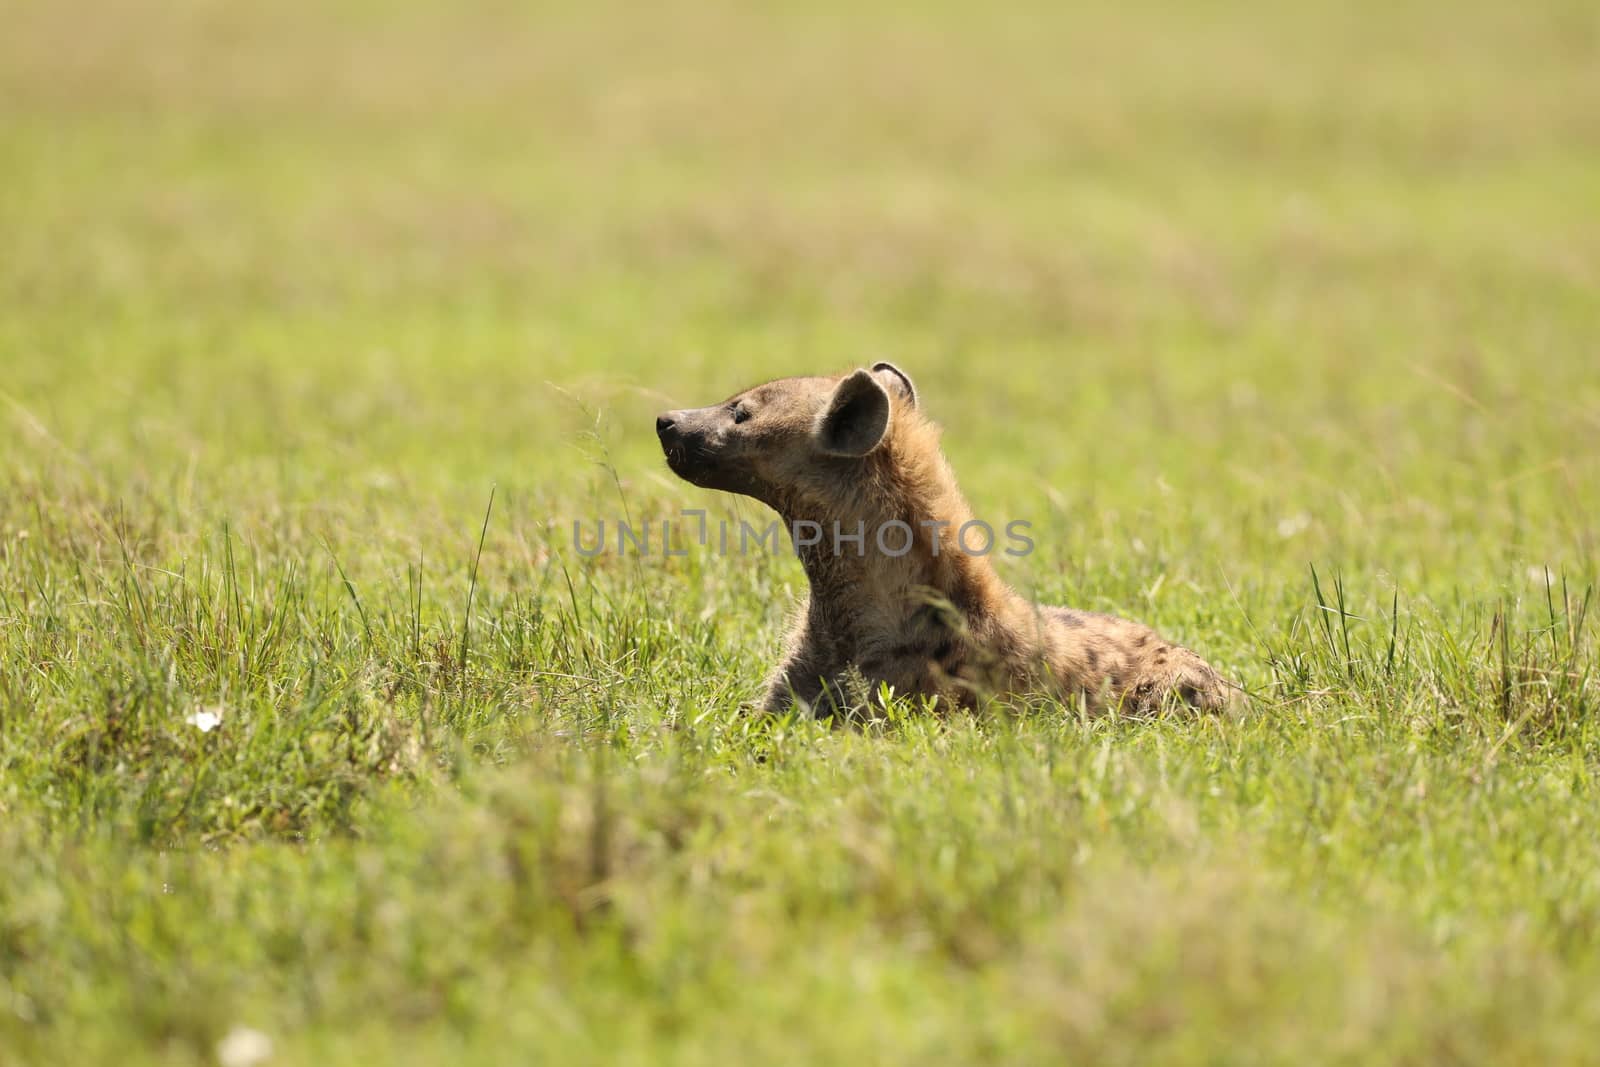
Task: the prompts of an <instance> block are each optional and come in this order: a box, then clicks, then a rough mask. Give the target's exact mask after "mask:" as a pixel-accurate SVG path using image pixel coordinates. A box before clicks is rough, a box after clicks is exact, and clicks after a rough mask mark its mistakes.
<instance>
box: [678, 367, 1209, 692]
mask: <svg viewBox="0 0 1600 1067" xmlns="http://www.w3.org/2000/svg"><path fill="white" fill-rule="evenodd" d="M656 435H657V436H658V437H659V438H660V440H661V447H662V450H663V451H664V452H665V453H666V457H667V465H668V466H670V467H671V468H672V470H673V471H674V473H676V474H677V475H678V476H679V477H681V478H684V479H685V480H687V481H689V482H692V483H694V484H695V485H698V486H702V487H704V488H707V489H722V490H726V491H728V492H731V493H742V494H744V495H745V496H750V497H754V498H755V499H756V500H759V501H761V502H762V503H764V504H766V505H768V506H770V507H771V508H773V509H774V510H776V511H777V512H778V514H779V515H780V516H781V517H782V518H783V520H784V522H785V524H786V525H787V526H788V527H789V529H790V530H791V531H795V530H802V529H803V530H806V531H814V530H815V531H825V535H824V536H821V537H817V538H812V537H808V536H797V537H796V538H795V541H796V547H797V551H798V553H799V555H800V559H801V562H802V563H803V565H804V567H805V572H806V577H807V578H808V579H809V581H810V586H811V590H810V596H809V597H808V598H807V600H806V602H805V604H804V605H803V607H802V608H801V610H800V612H799V614H798V616H797V618H796V620H795V622H794V626H793V629H792V631H791V633H790V634H789V638H788V642H787V650H786V652H785V654H784V656H783V659H782V661H781V662H780V663H779V665H778V667H777V669H776V670H774V671H773V673H772V676H771V677H770V679H769V680H768V683H767V691H766V698H765V701H764V706H765V707H766V708H767V709H768V710H771V711H781V710H784V709H787V708H789V707H792V706H794V705H795V704H796V703H798V704H800V705H801V706H802V707H804V708H805V709H808V710H814V711H816V712H817V713H819V714H829V713H832V712H834V711H841V710H845V709H847V708H848V707H849V706H850V705H851V704H852V703H854V702H856V701H857V699H858V698H859V697H860V695H861V693H862V692H869V693H870V692H876V691H877V690H878V687H879V683H883V682H887V683H888V684H889V685H891V686H893V687H894V690H895V691H896V692H897V693H904V694H919V695H925V696H937V697H939V698H940V699H941V700H945V701H951V702H954V703H957V704H965V705H970V704H972V703H974V702H975V701H976V700H977V699H978V698H979V697H980V696H981V695H983V694H986V693H992V694H997V695H1001V696H1005V695H1018V696H1020V695H1024V694H1029V693H1044V694H1049V695H1053V696H1057V697H1060V698H1063V699H1066V700H1070V701H1076V700H1080V699H1081V700H1084V701H1086V702H1087V704H1088V706H1090V707H1091V708H1097V709H1098V708H1106V707H1117V708H1120V709H1123V710H1126V711H1132V712H1137V713H1144V712H1149V711H1151V710H1154V709H1156V708H1158V707H1160V706H1161V705H1162V704H1163V703H1165V702H1167V701H1168V700H1169V699H1170V700H1171V701H1173V702H1181V703H1184V704H1188V705H1191V706H1193V707H1196V708H1201V709H1206V710H1214V709H1218V708H1221V707H1223V706H1224V705H1225V704H1226V703H1227V698H1228V690H1229V686H1228V684H1227V683H1226V682H1224V681H1223V680H1222V678H1220V677H1219V676H1218V674H1217V672H1216V671H1215V670H1213V669H1212V668H1211V667H1210V665H1208V664H1207V663H1206V662H1205V661H1204V660H1202V659H1201V658H1200V657H1199V656H1197V655H1195V654H1194V653H1193V652H1191V651H1189V650H1188V649H1186V648H1183V647H1181V646H1179V645H1175V644H1172V643H1171V642H1169V641H1166V640H1165V639H1163V638H1162V637H1161V636H1160V635H1158V634H1157V633H1156V632H1155V631H1154V630H1151V629H1150V628H1149V627H1147V626H1143V625H1141V624H1139V623H1136V622H1130V621H1128V620H1126V619H1120V618H1116V617H1114V616H1110V615H1100V614H1095V613H1093V612H1088V611H1078V610H1075V609H1073V608H1065V607H1045V606H1040V605H1036V604H1033V603H1030V602H1029V601H1027V600H1026V599H1024V598H1023V597H1021V596H1019V595H1018V594H1017V593H1016V592H1014V591H1013V590H1012V589H1011V588H1010V587H1008V586H1007V585H1006V584H1005V583H1004V582H1003V581H1001V580H1000V577H999V575H997V574H996V573H995V570H994V567H993V566H992V564H991V563H990V561H989V559H988V557H987V554H986V555H977V554H975V553H974V552H970V551H963V550H961V548H960V546H957V545H955V544H953V543H952V537H953V534H954V532H955V531H958V530H960V529H961V527H962V526H963V525H964V524H965V523H967V522H968V521H969V520H971V519H972V512H971V510H970V509H969V508H968V506H967V502H966V500H965V499H964V498H963V497H962V495H961V491H960V489H958V488H957V487H956V480H955V476H954V474H952V472H951V470H950V466H949V464H948V463H947V462H946V461H945V458H944V454H943V453H942V452H941V451H940V448H939V429H938V427H937V426H935V425H934V423H933V422H931V421H930V420H929V419H928V418H927V417H926V416H925V415H924V414H923V413H922V409H921V408H920V407H919V406H918V404H917V391H916V388H915V387H914V386H913V385H912V383H911V379H910V378H909V377H907V376H906V374H905V373H904V372H903V371H901V370H900V369H899V368H897V367H895V366H894V365H893V364H891V363H878V364H875V365H874V366H873V367H872V368H871V369H870V370H865V369H863V370H856V371H854V372H853V373H850V374H845V375H840V376H837V377H816V378H783V379H779V380H778V381H772V382H767V383H766V384H764V385H758V386H755V387H754V388H752V389H747V390H745V391H744V392H742V393H739V394H737V395H736V396H733V397H731V398H729V399H728V400H725V401H723V402H722V403H720V404H713V405H712V406H711V407H704V408H691V409H687V410H682V411H669V412H667V413H665V414H663V415H661V416H659V417H658V418H657V419H656ZM813 524H814V525H813ZM886 524H893V525H892V527H891V529H892V533H889V534H886V535H885V536H883V537H882V538H880V537H879V536H876V533H877V531H879V530H882V529H884V528H885V525H886ZM836 530H837V531H840V532H842V533H846V534H850V533H856V532H859V531H863V530H864V531H866V536H865V538H864V539H863V540H861V541H855V540H844V539H836V538H835V537H834V536H833V534H834V532H835V531H836ZM907 531H909V538H908V536H907ZM977 539H978V538H977V537H976V536H975V537H974V540H977ZM813 540H814V542H815V543H811V544H807V543H805V542H807V541H813ZM979 547H981V546H979ZM902 548H904V549H905V550H904V551H901V549H902ZM862 682H865V683H866V684H865V686H863V685H862V684H861V683H862Z"/></svg>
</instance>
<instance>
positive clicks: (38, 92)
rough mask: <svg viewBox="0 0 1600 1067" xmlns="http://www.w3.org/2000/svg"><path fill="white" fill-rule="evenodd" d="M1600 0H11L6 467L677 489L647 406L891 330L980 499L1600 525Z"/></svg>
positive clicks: (1504, 546)
mask: <svg viewBox="0 0 1600 1067" xmlns="http://www.w3.org/2000/svg"><path fill="white" fill-rule="evenodd" d="M1597 12H1600V9H1597V8H1596V7H1595V5H1594V4H1592V3H1590V2H1588V0H1542V2H1539V3H1531V4H1517V5H1509V4H1503V3H1492V2H1475V0H1468V2H1457V3H1444V2H1430V0H1402V2H1399V3H1384V4H1376V3H1370V4H1369V3H1347V2H1318V0H1307V2H1298V3H1289V4H1267V3H1260V2H1250V0H1237V2H1236V0H1219V2H1216V3H1206V4H1203V5H1193V4H1178V3H1153V2H1145V0H1138V2H1132V3H1122V2H1119V3H1114V4H1112V3H1103V4H1102V3H1086V4H1071V5H1063V4H1052V3H1039V4H1004V5H978V4H962V3H926V4H900V3H874V4H833V3H821V4H810V3H808V4H798V3H795V4H789V3H779V4H770V5H759V6H752V5H718V4H706V3H662V4H651V5H636V4H606V3H584V4H561V3H552V4H526V5H525V4H512V3H485V2H469V3H454V4H444V3H422V2H397V3H369V2H361V0H341V2H338V3H307V2H300V0H291V2H287V3H280V4H272V5H243V4H234V3H222V2H211V0H167V2H163V3H159V4H149V3H125V2H121V0H108V2H101V3H96V4H94V5H78V4H56V3H34V2H23V3H20V4H18V3H11V4H7V5H6V9H5V15H6V17H5V25H6V31H5V33H4V34H3V35H0V185H3V193H0V234H3V242H4V254H3V256H0V309H3V314H0V358H3V360H4V363H5V368H6V373H5V381H4V383H3V388H4V389H5V391H6V394H7V396H8V397H10V399H11V401H12V407H13V409H14V410H13V412H12V414H11V417H8V418H7V419H5V420H0V434H4V435H5V436H4V437H3V438H0V441H3V443H4V445H5V449H6V451H7V452H8V453H9V459H7V460H6V463H7V464H8V467H9V474H10V476H11V477H12V478H13V479H17V480H19V484H20V483H21V482H27V481H29V480H30V479H31V480H33V481H39V480H46V481H48V480H49V479H51V478H60V477H66V476H67V475H68V473H69V472H73V471H76V472H78V474H77V475H73V476H84V477H88V478H90V480H91V481H93V480H94V479H99V480H100V482H99V484H100V485H101V487H102V491H103V492H105V493H107V494H108V495H125V494H127V493H129V492H131V491H133V487H135V486H137V485H141V484H148V485H149V486H151V491H152V495H153V496H154V497H158V498H160V499H169V498H170V499H173V500H175V501H178V502H179V503H182V502H184V501H188V502H191V503H192V502H194V501H203V502H209V503H211V504H214V505H215V506H217V507H218V508H228V507H234V508H237V507H242V506H244V505H245V504H246V503H247V502H248V501H250V500H259V499H261V498H262V496H263V494H265V495H266V496H267V497H270V498H273V499H276V500H280V501H295V500H300V501H314V500H328V499H331V498H339V499H361V498H363V497H364V495H366V494H369V493H382V492H385V491H392V490H393V489H394V488H395V487H396V486H400V487H403V488H406V489H410V490H414V491H416V492H417V493H419V494H422V499H425V500H427V501H443V502H444V503H441V504H439V506H440V507H441V508H444V509H446V510H450V511H451V513H452V514H455V515H460V514H471V513H472V512H473V511H474V510H475V509H478V508H480V507H481V503H482V500H483V496H484V495H485V492H484V491H485V488H486V487H487V486H488V485H489V484H491V483H497V484H500V485H501V486H502V487H504V488H506V489H507V490H509V491H510V492H512V493H513V494H515V493H517V492H521V493H523V494H524V496H525V497H538V496H540V495H543V496H545V497H548V498H549V499H547V500H545V501H544V502H543V503H541V504H538V505H534V504H530V505H529V513H530V514H532V513H534V512H537V511H539V509H540V508H544V509H545V510H547V511H548V510H551V509H552V508H553V509H555V510H558V511H559V510H560V505H559V502H560V501H563V500H567V499H570V497H571V495H572V494H573V493H574V492H575V491H576V487H578V486H580V485H587V484H589V482H590V481H592V473H593V468H592V464H591V463H590V460H592V459H593V458H594V455H593V449H592V448H590V447H589V445H585V444H584V443H583V442H584V441H586V440H588V437H587V436H586V435H591V434H594V435H598V436H597V438H596V439H597V440H598V442H599V444H600V446H601V447H602V448H603V450H604V452H605V454H606V455H607V456H609V457H610V461H611V462H613V463H615V464H616V466H617V468H618V470H619V471H620V474H621V476H622V478H623V480H624V482H625V483H626V484H627V486H628V488H629V489H630V491H632V492H634V493H636V494H639V495H642V496H644V497H645V498H649V497H651V496H660V497H662V498H663V506H667V504H666V500H667V498H668V497H670V499H671V503H672V504H673V505H676V504H677V503H681V502H683V493H682V490H681V487H678V486H675V485H673V484H671V483H670V481H669V480H668V476H667V475H666V473H665V471H664V470H663V469H662V467H661V465H660V463H659V458H658V457H657V456H656V454H655V442H654V440H653V437H652V435H651V434H650V432H649V425H650V416H651V415H652V414H653V413H654V412H655V411H657V410H660V409H662V408H664V407H667V406H676V405H681V404H702V403H709V402H711V401H713V400H715V399H718V398H720V397H722V396H725V395H727V394H729V393H731V392H733V391H734V390H736V389H738V388H741V387H743V386H745V385H748V384H750V383H751V382H753V381H755V380H759V379H761V378H765V377H768V376H773V375H778V374H785V373H810V372H818V371H836V370H842V369H845V368H848V367H850V366H852V365H854V364H856V363H859V362H862V361H867V360H874V359H893V360H895V361H896V362H898V363H900V364H901V365H903V366H905V367H906V368H907V369H908V370H910V371H911V373H912V374H913V375H914V376H915V377H916V378H917V379H918V381H919V384H920V386H921V388H922V391H923V394H924V396H925V397H926V402H927V404H928V406H929V408H930V410H931V411H932V413H933V414H934V415H935V417H937V418H938V419H940V420H941V421H942V422H944V423H945V425H946V427H947V430H948V431H949V432H948V446H949V449H950V451H951V454H952V456H953V458H954V459H955V461H956V464H957V469H958V470H959V471H961V472H962V474H963V476H964V480H965V482H966V484H967V486H968V489H969V491H970V492H971V494H972V495H973V496H974V497H975V498H976V502H977V503H978V504H979V505H980V509H981V510H986V511H989V512H1008V513H1009V514H1020V513H1022V512H1023V511H1024V510H1025V509H1029V508H1032V509H1034V510H1035V511H1037V510H1039V509H1041V508H1043V509H1047V510H1048V509H1054V510H1055V511H1057V512H1060V513H1062V514H1072V515H1078V514H1089V513H1092V514H1093V515H1095V516H1096V520H1095V521H1097V522H1098V521H1104V522H1106V523H1109V524H1110V528H1113V529H1115V530H1116V531H1118V532H1119V536H1122V537H1123V538H1124V540H1125V539H1126V535H1127V534H1128V533H1129V532H1130V531H1131V532H1136V531H1137V530H1138V528H1139V527H1140V526H1141V525H1149V524H1152V523H1153V524H1154V525H1156V526H1160V525H1161V523H1162V521H1164V520H1155V519H1153V518H1152V516H1155V515H1160V514H1166V513H1167V512H1169V511H1170V510H1171V509H1174V508H1176V509H1177V510H1179V511H1180V512H1183V513H1187V514H1189V515H1190V516H1192V518H1193V521H1192V522H1190V523H1188V524H1187V525H1186V526H1185V528H1184V529H1183V530H1181V531H1179V532H1178V533H1177V534H1176V535H1175V536H1181V538H1182V540H1183V543H1184V544H1185V545H1190V546H1198V550H1199V551H1200V552H1202V553H1203V554H1205V555H1207V556H1208V557H1214V556H1222V555H1226V554H1228V553H1230V552H1234V551H1245V550H1251V549H1262V548H1266V549H1271V548H1272V547H1273V546H1275V545H1277V544H1278V543H1279V542H1280V541H1281V540H1283V539H1285V538H1289V537H1297V536H1303V537H1304V538H1306V539H1308V543H1309V544H1311V545H1313V546H1317V547H1318V549H1319V550H1327V551H1337V552H1339V553H1341V554H1342V557H1343V558H1344V559H1345V561H1346V562H1347V563H1352V564H1357V565H1359V564H1360V563H1361V562H1362V556H1363V553H1365V552H1367V551H1368V549H1369V548H1370V549H1372V551H1373V552H1374V553H1375V554H1379V555H1384V556H1386V557H1395V556H1398V557H1400V559H1399V561H1396V560H1395V559H1393V558H1390V559H1388V560H1387V563H1388V565H1394V566H1398V567H1401V568H1402V569H1404V568H1406V567H1409V568H1411V569H1412V570H1413V571H1417V572H1419V573H1420V571H1421V570H1422V569H1423V565H1424V563H1425V562H1426V560H1427V559H1429V558H1434V559H1441V557H1440V555H1439V553H1444V557H1443V558H1442V561H1443V562H1452V563H1454V564H1455V565H1458V566H1459V565H1465V563H1464V561H1463V560H1462V559H1459V558H1455V556H1454V555H1452V554H1455V555H1461V556H1468V555H1470V556H1472V557H1474V558H1475V559H1476V558H1479V557H1482V556H1483V555H1484V554H1485V553H1486V552H1488V553H1489V554H1490V555H1492V556H1493V557H1494V558H1493V560H1492V563H1493V566H1494V567H1495V568H1500V567H1501V564H1503V563H1506V562H1509V563H1510V564H1511V565H1512V567H1513V569H1515V570H1518V572H1519V573H1520V568H1521V567H1522V566H1523V565H1524V564H1530V565H1531V564H1533V563H1538V564H1541V565H1542V564H1543V563H1545V562H1552V563H1559V564H1562V565H1565V566H1569V567H1579V568H1588V569H1590V570H1591V571H1592V569H1593V563H1594V558H1595V556H1594V550H1595V546H1594V542H1593V534H1594V531H1593V527H1592V523H1591V520H1589V518H1588V517H1587V512H1586V509H1585V507H1584V506H1583V505H1582V503H1581V502H1582V501H1584V500H1592V499H1594V498H1595V494H1596V490H1597V488H1600V480H1597V476H1596V460H1595V451H1596V450H1595V448H1594V444H1595V441H1596V435H1597V432H1600V375H1597V373H1596V370H1595V368H1596V364H1597V354H1600V353H1597V340H1600V299H1597V280H1600V211H1597V210H1596V206H1597V205H1600V13H1597ZM591 444H592V442H591ZM84 472H91V473H89V474H84ZM551 501H555V502H556V503H551ZM690 502H691V503H692V502H693V499H692V498H691V500H690ZM413 503H414V502H413ZM1102 517H1103V518H1102ZM1469 528H1470V530H1471V533H1470V534H1468V533H1463V532H1462V531H1463V530H1466V529H1469ZM1392 537H1399V538H1401V540H1400V542H1398V546H1397V545H1396V543H1394V542H1391V541H1389V540H1388V539H1389V538H1392ZM1463 538H1465V540H1464V541H1463ZM1374 545H1377V546H1381V547H1382V551H1381V552H1380V551H1379V550H1378V549H1377V548H1374V547H1373V546H1374ZM1463 545H1464V546H1465V547H1464V548H1461V547H1460V546H1463ZM1491 545H1492V546H1496V547H1495V548H1494V549H1493V551H1492V552H1490V550H1489V549H1488V547H1487V546H1491ZM1396 548H1398V550H1397V551H1391V549H1396ZM1458 548H1459V549H1460V550H1459V552H1458ZM1306 554H1309V550H1308V552H1307V553H1299V552H1297V553H1296V555H1297V561H1296V563H1295V566H1297V567H1298V566H1299V565H1300V564H1299V562H1298V559H1299V558H1300V557H1303V556H1304V555H1306Z"/></svg>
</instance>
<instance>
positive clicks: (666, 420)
mask: <svg viewBox="0 0 1600 1067" xmlns="http://www.w3.org/2000/svg"><path fill="white" fill-rule="evenodd" d="M677 414H678V413H677V412H675V411H669V412H667V413H666V414H665V415H657V416H656V436H657V437H659V436H661V435H662V434H664V433H667V432H669V431H671V429H672V428H673V427H674V426H676V425H677V424H678V420H677V418H676V416H677Z"/></svg>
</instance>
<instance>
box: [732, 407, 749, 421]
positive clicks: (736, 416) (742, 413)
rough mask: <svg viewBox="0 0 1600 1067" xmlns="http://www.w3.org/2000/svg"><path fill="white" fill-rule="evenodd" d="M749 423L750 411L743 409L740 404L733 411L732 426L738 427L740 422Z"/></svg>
mask: <svg viewBox="0 0 1600 1067" xmlns="http://www.w3.org/2000/svg"><path fill="white" fill-rule="evenodd" d="M749 421H750V409H749V408H747V407H745V406H744V405H743V404H740V405H739V406H738V407H736V408H734V409H733V424H734V425H735V426H737V425H739V423H741V422H749Z"/></svg>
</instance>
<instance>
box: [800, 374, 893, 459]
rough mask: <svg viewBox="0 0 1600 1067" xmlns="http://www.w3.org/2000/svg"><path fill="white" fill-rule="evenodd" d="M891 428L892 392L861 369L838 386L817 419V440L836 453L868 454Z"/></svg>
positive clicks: (824, 448)
mask: <svg viewBox="0 0 1600 1067" xmlns="http://www.w3.org/2000/svg"><path fill="white" fill-rule="evenodd" d="M888 431H889V394H888V393H887V392H886V391H885V390H884V388H883V386H882V385H880V384H878V379H877V378H875V377H873V376H872V374H870V373H869V372H867V371H864V370H858V371H856V372H855V373H854V374H852V375H850V377H848V378H846V379H845V380H844V381H842V382H840V383H839V384H838V385H837V386H835V387H834V390H833V396H832V397H830V398H829V399H828V406H827V407H826V408H825V409H824V410H823V412H822V417H821V418H820V419H818V420H817V443H818V444H820V445H821V446H822V450H823V451H824V452H829V453H832V454H833V455H835V456H864V455H866V454H867V453H868V452H871V451H872V450H873V449H874V448H877V447H878V444H879V443H880V442H881V441H882V440H883V435H884V434H885V433H887V432H888Z"/></svg>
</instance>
